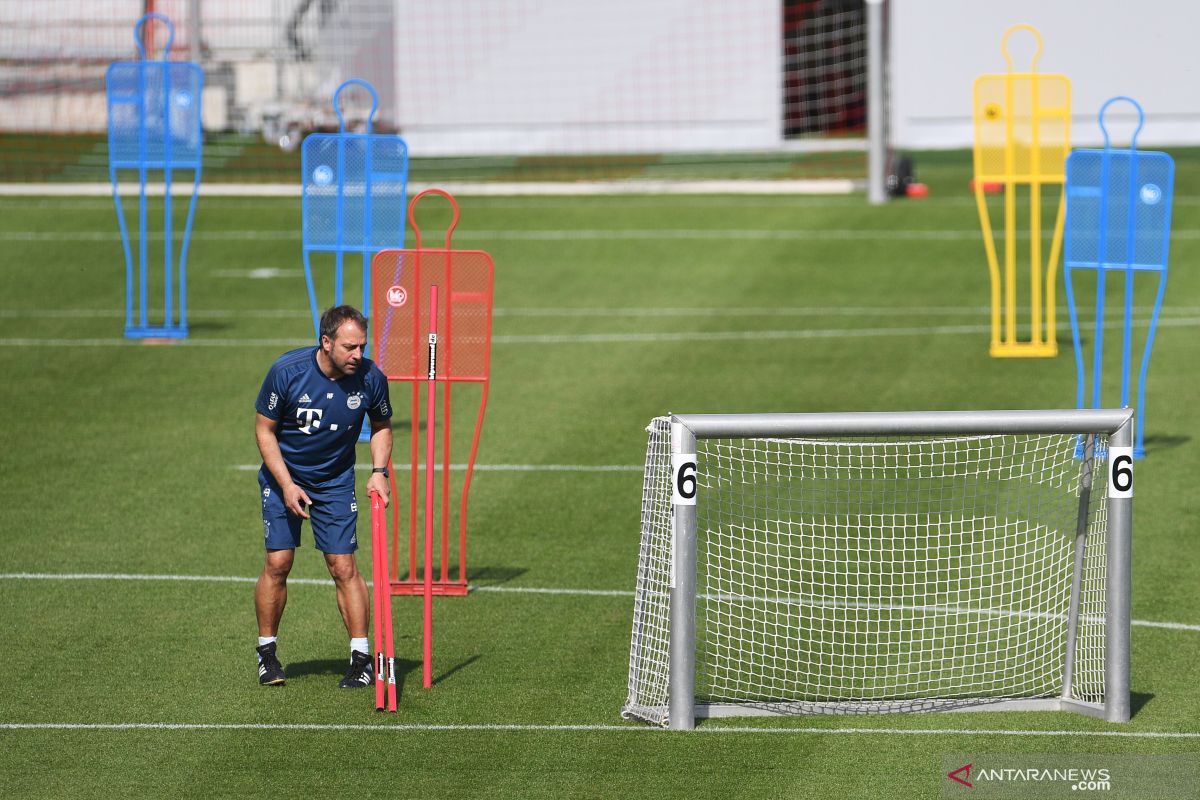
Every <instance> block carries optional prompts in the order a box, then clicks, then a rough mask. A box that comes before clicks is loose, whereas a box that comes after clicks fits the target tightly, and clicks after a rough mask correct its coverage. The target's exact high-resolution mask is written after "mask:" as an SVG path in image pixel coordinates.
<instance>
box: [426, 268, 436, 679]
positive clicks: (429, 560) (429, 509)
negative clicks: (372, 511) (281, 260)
mask: <svg viewBox="0 0 1200 800" xmlns="http://www.w3.org/2000/svg"><path fill="white" fill-rule="evenodd" d="M437 308H438V287H437V286H436V285H433V286H430V287H429V376H428V377H429V379H428V380H427V381H426V386H427V387H428V389H427V391H426V394H425V642H424V644H425V647H424V653H423V660H424V664H423V669H422V677H423V684H424V686H425V688H426V689H428V688H429V687H430V686H432V685H433V451H434V446H433V445H434V429H435V428H436V427H437V423H436V420H437V393H436V392H435V391H434V388H435V384H436V382H437Z"/></svg>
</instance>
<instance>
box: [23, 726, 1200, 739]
mask: <svg viewBox="0 0 1200 800" xmlns="http://www.w3.org/2000/svg"><path fill="white" fill-rule="evenodd" d="M0 730H7V731H292V732H313V733H317V732H321V733H324V732H328V733H339V732H345V731H355V732H360V731H361V732H374V733H435V732H442V733H661V732H662V728H658V727H655V726H652V725H642V724H639V723H630V724H628V725H585V724H581V725H537V724H524V725H522V724H517V723H460V724H437V723H427V724H423V723H395V724H392V723H388V722H381V723H379V724H377V725H367V724H357V725H356V724H345V723H342V724H336V723H270V722H224V723H222V722H0ZM690 734H692V735H704V734H714V735H715V734H738V735H746V734H763V735H775V736H780V735H785V736H822V735H829V734H832V735H839V736H840V735H865V736H1021V737H1024V736H1065V737H1072V738H1090V737H1099V738H1109V739H1200V733H1183V732H1175V731H1108V730H1105V731H1069V730H1068V731H1041V730H1008V729H991V730H989V729H986V728H964V729H956V728H925V729H921V728H816V727H786V728H758V727H750V726H746V725H739V726H719V725H713V724H705V725H701V726H699V727H697V728H696V729H695V730H694V731H691V732H690Z"/></svg>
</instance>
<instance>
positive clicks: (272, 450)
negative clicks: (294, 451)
mask: <svg viewBox="0 0 1200 800" xmlns="http://www.w3.org/2000/svg"><path fill="white" fill-rule="evenodd" d="M278 425H279V423H278V422H276V421H275V420H273V419H271V418H270V417H267V416H263V415H262V414H259V413H255V415H254V438H255V439H256V440H257V442H258V452H259V454H261V455H262V460H263V464H265V465H266V467H267V471H268V472H270V473H271V477H272V478H274V479H275V483H277V484H279V488H280V490H282V491H283V501H284V505H286V506H287V508H288V510H290V511H291V512H292V513H294V514H297V515H299V516H301V517H304V518H305V519H307V518H308V513H307V512H305V511H304V508H303V506H301V505H300V503H301V501H302V502H304V503H309V502H310V501H309V499H308V495H307V494H305V493H304V490H303V489H301V488H300V487H298V486H297V485H296V482H295V481H293V480H292V474H291V473H290V472H288V468H287V464H285V463H284V461H283V452H282V451H280V449H279V435H278V433H277V432H276V431H277V428H278Z"/></svg>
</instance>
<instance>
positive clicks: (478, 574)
mask: <svg viewBox="0 0 1200 800" xmlns="http://www.w3.org/2000/svg"><path fill="white" fill-rule="evenodd" d="M528 571H529V568H528V567H477V568H475V569H471V568H470V567H468V568H467V583H469V584H471V585H472V586H474V585H483V586H498V585H500V584H502V583H508V582H509V581H511V580H514V579H516V578H519V577H521V576H522V575H524V574H525V573H526V572H528Z"/></svg>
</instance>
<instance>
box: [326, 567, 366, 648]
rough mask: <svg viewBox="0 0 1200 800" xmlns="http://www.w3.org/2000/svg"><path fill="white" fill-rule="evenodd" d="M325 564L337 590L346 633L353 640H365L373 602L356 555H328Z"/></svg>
mask: <svg viewBox="0 0 1200 800" xmlns="http://www.w3.org/2000/svg"><path fill="white" fill-rule="evenodd" d="M325 564H326V566H328V567H329V576H330V577H331V578H333V584H334V586H335V587H336V589H337V604H338V610H339V611H341V612H342V621H343V622H344V623H346V632H347V633H348V634H350V638H351V639H365V638H366V636H367V625H368V623H370V621H371V611H370V608H371V606H370V603H371V600H370V596H369V595H368V594H367V582H366V581H365V580H363V576H362V573H360V572H359V571H358V562H357V560H356V559H355V557H354V553H326V554H325Z"/></svg>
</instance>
